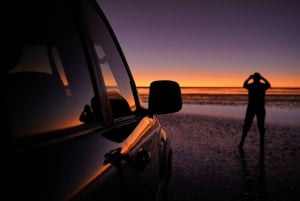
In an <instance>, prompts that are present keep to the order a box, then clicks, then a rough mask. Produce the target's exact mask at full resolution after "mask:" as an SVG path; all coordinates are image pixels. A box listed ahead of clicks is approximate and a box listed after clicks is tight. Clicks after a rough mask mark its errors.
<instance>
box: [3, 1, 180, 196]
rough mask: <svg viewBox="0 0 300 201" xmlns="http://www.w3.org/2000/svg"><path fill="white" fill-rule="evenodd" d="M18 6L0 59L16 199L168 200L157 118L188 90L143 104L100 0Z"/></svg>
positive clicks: (167, 147)
mask: <svg viewBox="0 0 300 201" xmlns="http://www.w3.org/2000/svg"><path fill="white" fill-rule="evenodd" d="M11 3H12V5H5V6H4V8H5V9H7V10H8V11H9V12H8V13H9V14H8V16H7V21H8V22H9V23H8V24H7V25H5V26H6V27H5V28H4V30H5V33H6V34H7V35H6V36H7V46H5V47H4V48H5V56H4V58H3V60H2V61H1V62H2V65H1V66H4V71H5V73H4V74H3V76H2V78H3V80H4V82H5V85H4V86H5V88H6V89H5V90H4V91H5V94H4V107H3V110H4V111H3V114H5V118H4V120H3V121H2V122H3V127H2V128H5V129H4V130H5V132H4V133H2V134H1V135H2V139H1V146H2V147H3V149H4V151H3V152H2V153H4V155H5V157H4V164H5V167H6V168H7V169H5V171H2V173H3V175H5V176H6V178H7V180H5V183H6V185H5V189H4V190H5V191H6V192H7V195H8V198H9V200H21V199H22V200H43V201H47V200H49V201H50V200H51V201H52V200H55V201H59V200H131V201H134V200H138V201H142V200H151V201H153V200H160V199H162V198H165V196H164V194H165V192H166V187H167V183H168V180H169V178H170V173H171V167H172V147H171V143H170V136H169V134H168V133H167V132H166V130H165V129H164V128H163V127H162V126H161V124H160V122H159V120H158V119H157V117H156V116H155V115H156V114H166V113H172V112H177V111H179V110H180V109H181V93H180V87H179V85H178V84H177V83H176V82H174V81H168V80H161V81H154V82H152V83H151V85H150V92H149V104H148V108H145V107H143V106H142V105H141V101H140V98H139V94H138V91H137V87H136V85H135V81H134V78H133V76H132V74H131V72H130V69H129V67H128V64H127V62H126V59H125V56H124V54H123V53H122V50H121V47H120V45H119V43H118V41H117V39H116V37H115V35H114V33H113V30H112V29H111V27H110V25H109V22H108V21H107V19H106V18H105V16H104V14H103V12H102V11H101V8H100V7H99V5H98V4H97V2H95V1H93V0H85V1H84V0H43V1H41V0H26V1H13V2H11ZM3 178H4V177H3ZM6 188H7V189H6Z"/></svg>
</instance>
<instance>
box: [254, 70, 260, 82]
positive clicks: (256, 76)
mask: <svg viewBox="0 0 300 201" xmlns="http://www.w3.org/2000/svg"><path fill="white" fill-rule="evenodd" d="M253 80H254V82H259V80H260V74H259V73H257V72H255V73H254V74H253Z"/></svg>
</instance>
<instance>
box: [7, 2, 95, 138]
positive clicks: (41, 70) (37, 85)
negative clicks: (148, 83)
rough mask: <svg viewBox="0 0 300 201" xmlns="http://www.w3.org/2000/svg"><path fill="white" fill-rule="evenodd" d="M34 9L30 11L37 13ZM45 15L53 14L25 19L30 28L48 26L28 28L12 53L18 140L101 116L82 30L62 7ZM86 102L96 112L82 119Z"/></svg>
mask: <svg viewBox="0 0 300 201" xmlns="http://www.w3.org/2000/svg"><path fill="white" fill-rule="evenodd" d="M45 9H46V10H47V9H49V10H50V9H51V8H48V7H46V6H45ZM34 12H35V11H34V9H32V11H28V10H26V13H30V15H33V16H34ZM45 13H48V14H49V13H50V14H51V15H53V16H51V17H49V16H46V15H45V16H42V17H39V18H34V17H32V16H28V15H27V14H26V15H24V19H21V20H20V24H25V23H28V24H29V25H28V27H36V26H35V25H36V24H37V23H38V24H43V23H44V24H47V26H45V27H44V28H45V30H39V31H36V30H31V29H29V28H28V29H24V33H23V32H22V33H23V36H22V40H23V41H21V44H19V45H18V46H16V47H15V48H17V47H18V48H19V49H16V50H15V51H12V53H11V54H14V55H10V56H9V58H13V60H11V61H9V66H6V68H7V72H8V74H7V75H8V77H7V84H8V86H9V90H8V92H7V95H6V96H5V98H7V99H6V103H7V108H8V109H7V110H8V111H7V113H8V115H9V119H10V120H9V121H10V124H11V128H12V130H11V132H12V134H13V136H14V137H15V138H18V137H27V136H32V135H39V134H41V133H45V132H51V131H56V130H61V129H67V128H72V127H77V126H82V125H84V124H85V123H90V121H93V122H95V121H99V120H101V117H100V114H101V109H100V104H99V101H98V100H97V99H96V98H94V92H93V87H92V83H91V81H90V75H89V71H88V67H87V62H86V60H85V57H84V52H83V49H82V47H81V42H80V41H79V34H78V33H77V29H76V27H75V25H74V23H73V21H72V19H71V17H70V15H69V12H68V11H67V10H65V9H63V8H62V10H61V11H60V10H57V11H56V12H45ZM27 18H28V19H27ZM29 19H30V20H29ZM49 19H52V20H53V21H48V20H49ZM16 26H17V25H16ZM57 30H59V31H57ZM13 48H14V47H13ZM87 105H88V106H89V107H90V109H91V112H92V113H95V112H97V114H93V115H91V116H90V117H88V116H87V117H85V118H83V117H82V116H83V113H85V112H83V111H85V110H87V108H88V106H87ZM92 105H93V106H92ZM86 114H87V112H86Z"/></svg>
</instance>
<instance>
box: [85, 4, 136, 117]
mask: <svg viewBox="0 0 300 201" xmlns="http://www.w3.org/2000/svg"><path fill="white" fill-rule="evenodd" d="M86 9H87V10H86V12H85V13H86V14H87V20H86V21H87V22H88V28H89V29H90V32H91V37H92V41H93V44H94V48H95V51H96V54H97V57H98V63H99V69H100V71H101V72H102V75H103V80H104V83H105V86H106V90H107V94H108V98H109V101H110V105H111V107H112V115H113V117H114V118H118V117H124V116H128V115H132V114H134V112H135V110H136V104H135V101H134V96H133V92H132V88H131V84H130V77H129V75H128V72H127V70H126V68H125V66H124V62H123V60H122V58H121V56H120V54H119V52H118V49H117V47H116V45H115V43H114V41H113V39H112V37H111V34H110V33H109V31H108V30H107V28H106V26H105V24H104V23H103V20H101V19H100V16H99V15H98V14H97V13H96V11H95V10H94V9H93V8H92V7H90V5H88V6H87V8H86Z"/></svg>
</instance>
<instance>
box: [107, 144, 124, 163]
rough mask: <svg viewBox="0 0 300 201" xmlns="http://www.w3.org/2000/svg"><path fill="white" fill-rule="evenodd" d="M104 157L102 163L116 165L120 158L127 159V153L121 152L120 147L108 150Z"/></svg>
mask: <svg viewBox="0 0 300 201" xmlns="http://www.w3.org/2000/svg"><path fill="white" fill-rule="evenodd" d="M104 157H105V159H104V164H107V163H111V164H113V165H116V166H120V165H121V161H122V160H128V155H127V154H126V155H124V154H122V153H121V148H117V149H114V150H111V151H110V152H108V153H106V154H105V155H104Z"/></svg>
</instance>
